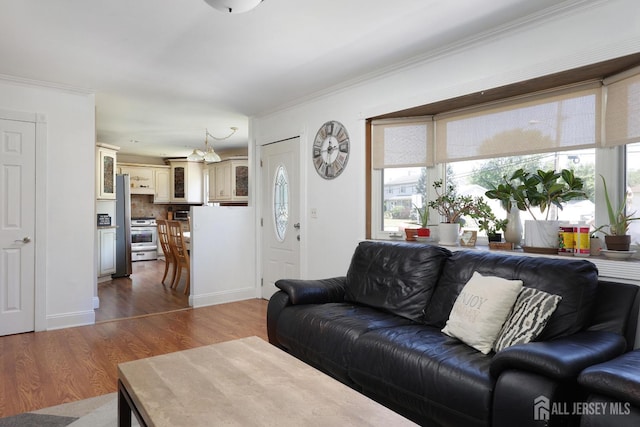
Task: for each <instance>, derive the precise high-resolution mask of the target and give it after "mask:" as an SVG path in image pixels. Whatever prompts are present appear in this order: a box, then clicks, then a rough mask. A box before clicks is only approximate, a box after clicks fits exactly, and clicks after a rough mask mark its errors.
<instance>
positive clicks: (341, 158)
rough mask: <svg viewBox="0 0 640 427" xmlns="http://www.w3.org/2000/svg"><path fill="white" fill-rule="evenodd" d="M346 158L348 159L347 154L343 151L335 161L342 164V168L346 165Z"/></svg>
mask: <svg viewBox="0 0 640 427" xmlns="http://www.w3.org/2000/svg"><path fill="white" fill-rule="evenodd" d="M346 160H347V155H346V154H344V153H342V152H341V153H340V154H338V157H336V160H335V161H336V162H337V163H338V164H339V165H340V168H342V167H344V164H345V163H346Z"/></svg>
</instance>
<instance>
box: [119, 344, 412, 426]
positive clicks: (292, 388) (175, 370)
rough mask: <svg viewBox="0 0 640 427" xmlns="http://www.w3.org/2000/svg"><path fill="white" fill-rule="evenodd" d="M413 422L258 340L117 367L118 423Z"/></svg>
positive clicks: (197, 424)
mask: <svg viewBox="0 0 640 427" xmlns="http://www.w3.org/2000/svg"><path fill="white" fill-rule="evenodd" d="M132 412H133V413H134V414H135V415H136V418H138V421H139V422H140V425H142V426H145V425H146V426H189V427H196V426H207V427H208V426H212V425H225V426H227V425H229V426H233V425H236V426H265V425H273V426H287V425H290V426H338V425H339V426H349V425H352V426H356V425H357V426H363V425H364V426H366V425H369V426H374V425H379V426H404V425H415V424H413V423H412V422H410V421H409V420H407V419H406V418H403V417H402V416H400V415H398V414H396V413H395V412H393V411H391V410H390V409H387V408H386V407H384V406H382V405H380V404H378V403H376V402H374V401H373V400H371V399H369V398H367V397H366V396H364V395H362V394H360V393H358V392H357V391H355V390H352V389H351V388H349V387H347V386H346V385H344V384H342V383H340V382H339V381H336V380H334V379H333V378H331V377H329V376H328V375H326V374H324V373H322V372H320V371H318V370H316V369H314V368H312V367H310V366H309V365H307V364H305V363H303V362H301V361H300V360H298V359H296V358H295V357H293V356H291V355H289V354H287V353H285V352H284V351H282V350H280V349H278V348H276V347H274V346H272V345H271V344H269V343H267V342H265V341H263V340H261V339H260V338H257V337H250V338H243V339H240V340H236V341H228V342H224V343H220V344H214V345H209V346H205V347H200V348H195V349H191V350H185V351H179V352H177V353H171V354H165V355H162V356H156V357H151V358H148V359H141V360H136V361H133V362H127V363H122V364H120V365H119V366H118V425H120V426H127V427H129V426H130V425H131V413H132Z"/></svg>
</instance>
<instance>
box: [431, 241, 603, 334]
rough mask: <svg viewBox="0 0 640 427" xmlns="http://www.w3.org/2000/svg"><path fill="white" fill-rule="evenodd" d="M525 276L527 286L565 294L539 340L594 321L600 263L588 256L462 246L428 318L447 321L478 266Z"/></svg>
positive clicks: (518, 277)
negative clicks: (507, 252) (496, 251)
mask: <svg viewBox="0 0 640 427" xmlns="http://www.w3.org/2000/svg"><path fill="white" fill-rule="evenodd" d="M474 271H477V272H479V273H480V274H482V275H487V276H491V275H492V276H498V277H502V278H504V279H509V280H522V282H523V284H524V286H526V287H529V288H535V289H539V290H541V291H544V292H547V293H549V294H553V295H559V296H561V297H562V301H561V302H560V303H559V304H558V307H557V309H556V310H555V312H554V313H553V315H552V316H551V318H550V319H549V321H548V322H547V325H546V326H545V328H544V330H543V331H542V333H541V334H540V335H539V336H538V340H541V341H545V340H549V339H552V338H557V337H560V336H565V335H571V334H574V333H576V332H578V331H580V330H582V329H584V328H585V327H586V326H587V325H588V323H589V317H590V315H591V309H592V306H593V303H594V301H595V295H596V290H597V286H598V269H597V268H596V266H595V265H594V264H592V263H590V262H589V261H586V260H579V259H552V258H542V257H540V258H536V257H528V256H515V255H502V254H494V253H491V252H476V251H458V252H456V253H455V254H453V255H452V256H451V257H449V258H448V259H447V261H446V263H445V265H444V268H443V271H442V275H441V277H440V280H439V281H438V285H437V287H436V289H435V291H434V294H433V297H432V298H431V300H430V302H429V305H428V306H427V310H426V313H425V322H426V323H427V324H429V325H433V326H436V327H443V326H444V325H445V323H446V321H447V319H448V318H449V313H450V312H451V309H452V307H453V304H454V302H455V300H456V298H457V297H458V294H459V293H460V291H461V290H462V288H463V287H464V285H465V284H466V283H467V282H468V281H469V279H470V278H471V276H472V275H473V272H474Z"/></svg>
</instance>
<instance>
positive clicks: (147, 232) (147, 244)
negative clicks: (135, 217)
mask: <svg viewBox="0 0 640 427" xmlns="http://www.w3.org/2000/svg"><path fill="white" fill-rule="evenodd" d="M156 249H158V243H157V242H156V228H155V227H131V250H132V251H147V250H156Z"/></svg>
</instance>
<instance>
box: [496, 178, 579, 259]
mask: <svg viewBox="0 0 640 427" xmlns="http://www.w3.org/2000/svg"><path fill="white" fill-rule="evenodd" d="M583 186H584V183H583V181H582V179H581V178H580V177H577V176H575V175H574V173H573V170H571V169H562V170H561V171H560V172H556V171H555V170H549V171H543V170H540V169H538V170H537V171H536V172H527V171H525V170H524V169H518V170H517V171H515V172H514V173H513V174H512V175H511V177H509V178H507V176H503V182H502V183H500V184H498V185H497V186H495V187H494V188H493V189H491V190H489V191H487V192H486V193H485V195H486V196H487V197H489V198H490V199H497V200H500V202H501V203H502V206H503V207H504V208H505V209H506V210H507V212H510V210H511V209H512V208H513V207H516V208H518V209H519V210H521V211H527V212H529V213H530V214H531V216H532V217H533V218H534V220H533V221H526V222H525V250H527V248H551V250H553V249H554V248H557V247H558V226H559V222H558V221H553V220H549V214H550V212H551V209H550V208H551V207H552V206H556V207H557V208H558V209H560V210H562V207H563V204H564V203H567V202H568V201H570V200H576V199H584V198H586V193H585V192H584V190H583ZM536 208H537V210H539V214H541V215H544V220H543V221H539V220H538V218H537V217H536V212H535V209H536Z"/></svg>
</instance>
